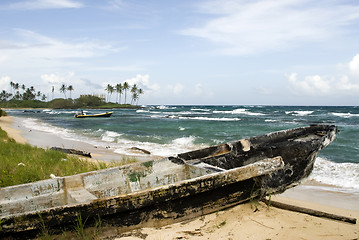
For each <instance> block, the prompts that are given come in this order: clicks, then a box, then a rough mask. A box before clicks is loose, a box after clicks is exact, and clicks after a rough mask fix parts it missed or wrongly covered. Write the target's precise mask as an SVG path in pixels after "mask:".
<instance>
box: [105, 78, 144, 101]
mask: <svg viewBox="0 0 359 240" xmlns="http://www.w3.org/2000/svg"><path fill="white" fill-rule="evenodd" d="M105 90H106V91H107V101H108V102H109V101H110V99H111V95H112V94H113V93H114V92H116V93H117V94H116V103H119V104H121V97H122V95H123V94H124V95H125V99H124V104H127V91H128V90H129V91H130V93H131V105H133V104H134V103H136V105H137V104H138V100H139V98H140V95H142V94H144V92H143V90H142V89H141V88H138V87H137V85H136V84H134V85H133V86H131V85H129V84H128V83H127V82H124V83H123V84H122V83H118V84H116V85H115V86H112V85H111V84H107V87H106V88H105Z"/></svg>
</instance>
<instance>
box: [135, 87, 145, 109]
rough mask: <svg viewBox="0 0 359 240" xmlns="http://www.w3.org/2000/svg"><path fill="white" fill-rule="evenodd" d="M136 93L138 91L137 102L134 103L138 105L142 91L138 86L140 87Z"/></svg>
mask: <svg viewBox="0 0 359 240" xmlns="http://www.w3.org/2000/svg"><path fill="white" fill-rule="evenodd" d="M137 93H138V96H137V103H136V105H138V99H139V98H140V95H142V94H143V93H144V92H143V90H142V88H140V89H138V91H137Z"/></svg>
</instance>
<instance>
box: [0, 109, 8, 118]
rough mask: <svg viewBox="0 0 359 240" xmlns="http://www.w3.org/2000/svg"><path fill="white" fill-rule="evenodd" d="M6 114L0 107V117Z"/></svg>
mask: <svg viewBox="0 0 359 240" xmlns="http://www.w3.org/2000/svg"><path fill="white" fill-rule="evenodd" d="M2 116H7V113H6V112H5V111H4V110H1V109H0V117H2Z"/></svg>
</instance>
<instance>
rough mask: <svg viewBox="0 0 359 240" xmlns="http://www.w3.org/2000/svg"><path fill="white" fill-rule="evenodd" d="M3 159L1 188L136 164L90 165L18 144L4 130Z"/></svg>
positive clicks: (0, 136) (1, 137) (1, 141)
mask: <svg viewBox="0 0 359 240" xmlns="http://www.w3.org/2000/svg"><path fill="white" fill-rule="evenodd" d="M0 159H1V164H0V187H7V186H12V185H18V184H23V183H30V182H35V181H39V180H43V179H48V178H50V175H51V174H53V175H55V176H58V177H60V176H68V175H74V174H78V173H83V172H89V171H94V170H99V169H104V168H108V167H114V166H118V165H122V164H126V163H129V162H133V161H135V160H133V159H124V160H123V161H122V162H121V163H105V162H100V161H87V160H86V159H82V158H78V157H76V156H72V155H66V154H65V153H62V152H59V151H55V150H51V149H47V150H45V149H42V148H38V147H34V146H31V145H29V144H19V143H16V141H15V140H13V139H12V138H9V137H8V135H7V133H6V132H5V131H4V130H2V129H1V128H0Z"/></svg>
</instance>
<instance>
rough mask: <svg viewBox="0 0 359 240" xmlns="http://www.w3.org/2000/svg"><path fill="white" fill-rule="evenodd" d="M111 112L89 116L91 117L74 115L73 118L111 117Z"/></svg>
mask: <svg viewBox="0 0 359 240" xmlns="http://www.w3.org/2000/svg"><path fill="white" fill-rule="evenodd" d="M112 113H113V112H107V113H99V114H91V115H75V118H103V117H111V115H112Z"/></svg>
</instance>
